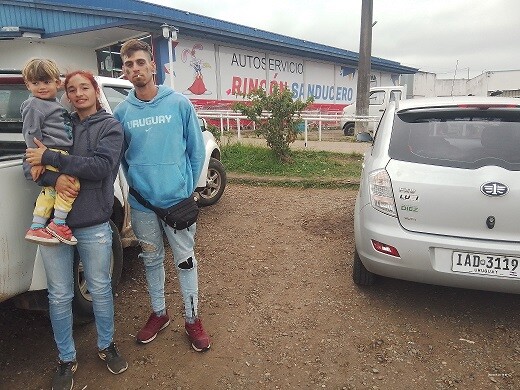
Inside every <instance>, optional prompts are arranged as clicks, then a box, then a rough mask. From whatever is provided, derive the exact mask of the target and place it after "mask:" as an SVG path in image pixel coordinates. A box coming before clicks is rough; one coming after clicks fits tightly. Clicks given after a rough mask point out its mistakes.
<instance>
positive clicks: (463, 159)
mask: <svg viewBox="0 0 520 390" xmlns="http://www.w3.org/2000/svg"><path fill="white" fill-rule="evenodd" d="M389 156H390V157H391V158H393V159H396V160H401V161H410V162H416V163H422V164H428V165H439V166H449V167H457V168H463V169H477V168H480V167H482V166H486V165H496V166H501V167H503V168H505V169H508V170H514V171H517V170H520V110H519V109H518V107H516V108H487V109H480V108H460V107H456V108H454V107H448V108H445V107H444V108H435V109H415V110H414V109H411V110H407V111H405V112H399V113H397V114H396V115H395V117H394V124H393V129H392V137H391V140H390V147H389Z"/></svg>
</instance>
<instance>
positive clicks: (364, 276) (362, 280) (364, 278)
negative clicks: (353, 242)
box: [352, 249, 376, 286]
mask: <svg viewBox="0 0 520 390" xmlns="http://www.w3.org/2000/svg"><path fill="white" fill-rule="evenodd" d="M375 278H376V275H375V274H373V273H372V272H370V271H369V270H367V269H366V268H365V266H364V265H363V263H362V262H361V259H360V258H359V253H358V251H357V249H354V266H353V267H352V279H353V280H354V283H356V284H357V285H358V286H371V285H373V284H374V282H375Z"/></svg>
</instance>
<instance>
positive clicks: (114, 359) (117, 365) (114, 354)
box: [98, 342, 128, 375]
mask: <svg viewBox="0 0 520 390" xmlns="http://www.w3.org/2000/svg"><path fill="white" fill-rule="evenodd" d="M98 356H99V358H100V359H101V360H103V361H104V362H105V363H106V364H107V368H108V371H110V372H111V373H112V374H116V375H117V374H121V373H122V372H125V371H126V369H127V368H128V363H127V361H126V360H125V358H124V357H122V356H121V354H120V353H119V351H118V350H117V347H116V343H114V342H112V343H111V344H110V345H109V346H108V347H107V348H105V349H102V350H101V351H98Z"/></svg>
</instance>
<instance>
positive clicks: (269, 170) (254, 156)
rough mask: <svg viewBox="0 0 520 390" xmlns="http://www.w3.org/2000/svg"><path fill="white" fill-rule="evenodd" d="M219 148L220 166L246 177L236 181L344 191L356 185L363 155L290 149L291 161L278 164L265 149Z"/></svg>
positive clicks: (243, 146)
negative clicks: (220, 154) (222, 165)
mask: <svg viewBox="0 0 520 390" xmlns="http://www.w3.org/2000/svg"><path fill="white" fill-rule="evenodd" d="M221 149H222V163H223V164H224V166H225V167H226V171H227V172H230V173H235V174H239V175H247V176H249V177H248V178H242V179H237V180H239V181H242V182H245V181H249V182H251V181H253V182H255V183H256V184H261V183H263V182H267V181H269V182H270V183H271V185H273V184H274V185H283V186H298V187H302V186H303V187H326V188H345V187H351V186H352V185H355V184H356V183H358V182H359V177H360V175H361V162H362V159H363V156H362V155H361V154H359V153H351V154H346V153H333V152H325V151H313V150H291V158H292V161H291V162H286V163H281V162H279V161H278V160H277V159H276V157H275V156H274V154H273V152H272V151H271V150H270V149H269V148H265V147H259V146H254V145H246V144H242V143H233V144H228V145H224V146H222V148H221ZM250 176H254V178H252V179H251V177H250ZM255 177H257V178H255ZM268 178H270V179H269V180H268Z"/></svg>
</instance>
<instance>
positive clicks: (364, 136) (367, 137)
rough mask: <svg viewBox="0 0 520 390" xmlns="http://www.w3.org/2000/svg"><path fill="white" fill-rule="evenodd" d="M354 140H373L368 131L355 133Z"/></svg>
mask: <svg viewBox="0 0 520 390" xmlns="http://www.w3.org/2000/svg"><path fill="white" fill-rule="evenodd" d="M356 141H357V142H374V138H372V136H371V135H370V133H367V132H363V133H358V134H357V135H356Z"/></svg>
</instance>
